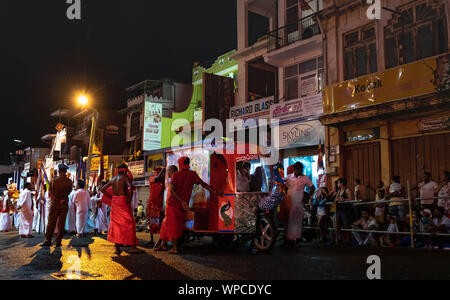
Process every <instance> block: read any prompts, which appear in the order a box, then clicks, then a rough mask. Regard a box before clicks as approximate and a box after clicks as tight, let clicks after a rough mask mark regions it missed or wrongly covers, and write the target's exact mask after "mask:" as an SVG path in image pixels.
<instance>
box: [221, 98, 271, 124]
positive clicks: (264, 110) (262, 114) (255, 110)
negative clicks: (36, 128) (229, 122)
mask: <svg viewBox="0 0 450 300" xmlns="http://www.w3.org/2000/svg"><path fill="white" fill-rule="evenodd" d="M274 99H275V97H273V96H272V97H268V98H264V99H260V100H257V101H252V102H249V103H247V104H245V105H241V106H234V107H232V108H231V109H230V119H233V120H237V119H241V120H244V121H245V120H249V119H255V120H258V119H268V118H270V108H271V107H272V105H273V104H274V103H275V102H274Z"/></svg>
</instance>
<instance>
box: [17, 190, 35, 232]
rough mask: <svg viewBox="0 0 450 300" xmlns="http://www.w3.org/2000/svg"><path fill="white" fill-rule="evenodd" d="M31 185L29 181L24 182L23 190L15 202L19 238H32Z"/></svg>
mask: <svg viewBox="0 0 450 300" xmlns="http://www.w3.org/2000/svg"><path fill="white" fill-rule="evenodd" d="M32 190H33V187H32V185H31V183H29V182H27V183H25V188H24V190H23V191H22V192H21V193H20V196H19V201H18V203H17V205H18V209H19V234H20V237H21V238H32V237H33V236H32V235H31V231H32V226H33V196H32V194H31V192H32Z"/></svg>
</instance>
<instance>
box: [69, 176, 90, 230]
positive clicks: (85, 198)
mask: <svg viewBox="0 0 450 300" xmlns="http://www.w3.org/2000/svg"><path fill="white" fill-rule="evenodd" d="M85 186H86V184H85V182H84V180H78V182H77V187H76V192H75V194H74V196H73V203H74V204H75V207H76V219H75V224H76V229H77V238H81V237H83V235H84V233H85V232H84V231H85V227H86V222H87V216H88V210H89V204H90V201H91V199H90V197H89V192H88V191H86V190H85V189H84V187H85Z"/></svg>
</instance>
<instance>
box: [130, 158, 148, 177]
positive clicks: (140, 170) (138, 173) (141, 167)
mask: <svg viewBox="0 0 450 300" xmlns="http://www.w3.org/2000/svg"><path fill="white" fill-rule="evenodd" d="M127 164H128V170H130V172H131V174H132V175H133V179H136V178H142V177H144V175H145V161H144V160H139V161H132V162H129V163H127Z"/></svg>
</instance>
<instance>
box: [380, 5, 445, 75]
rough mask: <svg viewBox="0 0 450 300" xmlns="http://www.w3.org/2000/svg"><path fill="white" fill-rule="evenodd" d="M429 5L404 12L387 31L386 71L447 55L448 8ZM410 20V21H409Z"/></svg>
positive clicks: (393, 18)
mask: <svg viewBox="0 0 450 300" xmlns="http://www.w3.org/2000/svg"><path fill="white" fill-rule="evenodd" d="M437 2H441V3H442V5H433V6H431V5H428V4H427V3H426V2H425V3H424V2H423V1H422V3H419V4H417V3H416V4H414V5H413V6H411V7H409V8H405V9H402V10H401V11H402V12H403V13H404V15H405V17H402V16H397V15H394V16H393V17H392V19H391V21H390V22H389V24H388V25H387V26H386V27H385V30H384V31H385V58H386V62H385V64H386V68H393V67H396V66H399V65H403V64H407V63H410V62H413V61H416V60H420V59H424V58H427V57H430V56H434V55H438V54H442V53H445V52H446V51H447V37H448V35H447V25H446V24H447V22H446V18H445V6H444V2H445V1H443V0H441V1H437ZM406 16H407V17H406Z"/></svg>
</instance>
